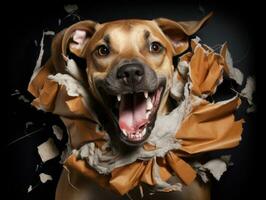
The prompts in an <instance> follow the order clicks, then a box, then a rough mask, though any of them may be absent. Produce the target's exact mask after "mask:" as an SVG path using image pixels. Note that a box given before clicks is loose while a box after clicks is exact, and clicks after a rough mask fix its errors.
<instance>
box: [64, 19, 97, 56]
mask: <svg viewBox="0 0 266 200" xmlns="http://www.w3.org/2000/svg"><path fill="white" fill-rule="evenodd" d="M97 24H98V23H96V22H94V21H90V20H86V21H81V22H78V23H76V24H74V25H72V26H70V27H69V28H68V29H67V30H66V31H65V33H64V36H63V39H62V53H63V54H64V55H66V54H67V51H68V50H69V51H70V52H71V53H73V54H75V55H76V56H78V57H81V58H82V57H84V51H83V50H84V47H85V46H86V44H87V42H88V41H89V39H90V38H91V37H92V35H93V34H94V32H95V28H96V25H97Z"/></svg>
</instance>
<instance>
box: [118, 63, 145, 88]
mask: <svg viewBox="0 0 266 200" xmlns="http://www.w3.org/2000/svg"><path fill="white" fill-rule="evenodd" d="M143 76H144V69H143V66H142V65H141V64H138V63H131V64H125V65H123V66H122V67H120V68H119V69H118V71H117V78H118V79H121V80H123V82H124V83H125V84H127V85H130V86H132V87H134V85H136V84H139V83H140V82H141V81H142V79H143Z"/></svg>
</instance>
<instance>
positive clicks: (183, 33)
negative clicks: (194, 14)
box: [154, 12, 213, 55]
mask: <svg viewBox="0 0 266 200" xmlns="http://www.w3.org/2000/svg"><path fill="white" fill-rule="evenodd" d="M212 14H213V13H212V12H211V13H209V14H208V15H207V16H205V17H204V18H203V19H201V20H199V21H184V22H183V21H181V22H176V21H173V20H170V19H166V18H158V19H155V20H154V21H155V22H156V23H157V25H158V26H159V27H160V29H161V30H162V31H163V33H164V34H165V35H166V36H167V37H168V39H169V40H170V42H171V43H172V46H173V48H174V51H175V55H179V54H181V53H182V52H184V51H185V50H186V49H187V48H188V46H189V42H188V39H189V36H191V35H193V34H195V33H196V32H197V31H199V29H200V28H201V27H202V26H203V25H204V24H205V23H206V22H207V21H208V19H209V18H210V17H211V16H212Z"/></svg>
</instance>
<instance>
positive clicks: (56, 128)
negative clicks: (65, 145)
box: [52, 125, 63, 141]
mask: <svg viewBox="0 0 266 200" xmlns="http://www.w3.org/2000/svg"><path fill="white" fill-rule="evenodd" d="M52 129H53V133H54V134H55V136H56V138H57V139H58V140H60V141H61V140H62V139H63V130H62V129H61V128H60V127H59V126H57V125H53V126H52Z"/></svg>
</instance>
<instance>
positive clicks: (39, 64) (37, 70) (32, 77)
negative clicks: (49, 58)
mask: <svg viewBox="0 0 266 200" xmlns="http://www.w3.org/2000/svg"><path fill="white" fill-rule="evenodd" d="M46 35H52V36H53V35H55V32H54V31H44V32H43V33H42V39H41V42H40V53H39V56H38V59H37V61H36V64H35V67H34V70H33V74H32V76H31V81H32V80H33V79H34V78H35V76H36V75H37V73H38V72H39V70H40V68H41V65H42V57H43V54H44V48H43V47H44V36H46Z"/></svg>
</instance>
